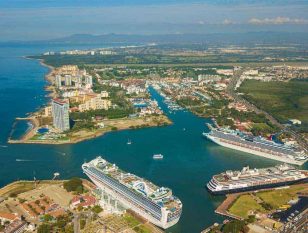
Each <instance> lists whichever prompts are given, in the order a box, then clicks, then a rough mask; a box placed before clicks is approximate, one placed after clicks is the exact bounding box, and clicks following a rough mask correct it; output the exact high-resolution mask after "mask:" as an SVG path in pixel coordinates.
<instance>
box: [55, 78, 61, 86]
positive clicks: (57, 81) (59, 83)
mask: <svg viewBox="0 0 308 233" xmlns="http://www.w3.org/2000/svg"><path fill="white" fill-rule="evenodd" d="M55 83H56V87H61V86H62V77H61V75H56V79H55Z"/></svg>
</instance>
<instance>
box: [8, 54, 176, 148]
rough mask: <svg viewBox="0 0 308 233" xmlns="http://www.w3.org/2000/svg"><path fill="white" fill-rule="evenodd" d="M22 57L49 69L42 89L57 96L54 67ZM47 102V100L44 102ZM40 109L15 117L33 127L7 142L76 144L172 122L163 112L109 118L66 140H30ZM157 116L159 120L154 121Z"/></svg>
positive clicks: (52, 96)
mask: <svg viewBox="0 0 308 233" xmlns="http://www.w3.org/2000/svg"><path fill="white" fill-rule="evenodd" d="M23 58H25V59H29V60H37V61H39V64H40V65H42V66H45V67H47V68H48V69H49V70H48V73H47V74H46V75H44V79H45V80H46V81H47V82H48V84H47V85H46V86H45V88H44V90H45V91H46V92H50V93H47V94H48V96H49V98H55V97H57V93H56V91H55V88H54V86H53V85H52V81H53V80H52V75H53V72H54V70H55V69H56V68H55V67H53V66H51V65H48V64H46V63H44V60H43V59H33V58H29V57H27V56H23ZM48 103H49V101H48V102H47V103H46V104H48ZM40 111H42V106H41V107H39V109H38V110H37V111H36V112H33V113H31V114H30V115H29V116H28V117H24V118H21V117H17V118H16V120H29V121H31V123H32V124H33V128H32V129H30V130H29V131H27V132H25V133H24V134H23V135H22V136H21V138H20V139H16V140H14V139H11V138H8V140H7V143H9V144H46V145H63V144H76V143H79V142H82V141H87V140H90V139H94V138H97V137H101V136H103V135H104V134H105V133H108V132H113V131H123V130H134V129H142V128H149V127H161V126H167V125H171V124H173V122H172V121H171V120H170V119H169V118H168V117H167V116H166V115H165V114H163V115H161V116H158V117H156V116H150V117H143V118H137V119H129V118H120V119H109V120H107V121H106V122H108V123H109V124H110V125H107V127H108V128H107V127H106V128H102V129H96V130H95V131H87V130H86V129H82V130H79V131H76V132H70V133H71V134H72V135H70V136H68V138H69V139H67V140H48V139H47V140H39V139H37V140H31V138H33V137H34V136H35V135H36V133H37V130H38V129H39V127H40V122H39V120H38V119H37V115H38V113H39V112H40ZM157 118H158V120H160V121H158V122H156V120H157ZM146 119H151V121H146ZM142 120H143V121H145V122H141V123H140V122H139V123H138V121H142ZM122 121H124V122H122ZM117 122H120V125H118V124H117ZM136 123H137V124H136ZM121 124H122V125H121ZM114 127H116V128H117V129H113V128H114ZM74 134H75V136H73V135H74ZM78 134H79V135H78Z"/></svg>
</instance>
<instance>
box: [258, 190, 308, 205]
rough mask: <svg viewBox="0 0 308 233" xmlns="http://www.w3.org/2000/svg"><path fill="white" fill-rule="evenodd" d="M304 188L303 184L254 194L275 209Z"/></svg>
mask: <svg viewBox="0 0 308 233" xmlns="http://www.w3.org/2000/svg"><path fill="white" fill-rule="evenodd" d="M304 189H305V187H303V186H295V187H292V188H288V189H276V190H272V191H266V192H259V193H257V194H256V195H257V196H258V197H260V198H261V199H262V200H263V201H264V202H266V203H268V204H270V205H271V206H272V207H273V208H274V209H276V208H279V207H280V206H282V205H284V204H286V203H287V202H288V201H290V200H291V199H293V198H294V197H296V193H297V192H300V191H302V190H304Z"/></svg>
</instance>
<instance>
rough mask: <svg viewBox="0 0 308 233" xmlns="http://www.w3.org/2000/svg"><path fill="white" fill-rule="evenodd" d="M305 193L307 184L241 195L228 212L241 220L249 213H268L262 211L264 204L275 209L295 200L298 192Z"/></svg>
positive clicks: (307, 189) (307, 187) (307, 188)
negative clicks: (254, 211)
mask: <svg viewBox="0 0 308 233" xmlns="http://www.w3.org/2000/svg"><path fill="white" fill-rule="evenodd" d="M307 191H308V184H298V185H293V186H290V187H286V188H282V189H274V190H269V191H261V192H256V193H252V194H251V195H250V194H242V195H240V196H239V197H238V198H237V199H236V200H235V202H234V203H233V204H231V206H230V207H229V209H228V212H229V213H231V214H233V215H236V216H239V217H241V218H247V217H248V214H249V211H253V210H256V211H259V212H262V213H265V212H268V210H265V209H264V207H263V206H264V204H266V205H270V207H271V209H277V208H279V207H281V206H282V205H284V204H287V203H288V201H290V200H292V199H294V198H296V197H297V193H298V192H304V193H305V192H307ZM252 195H254V197H253V196H252ZM257 200H258V202H257Z"/></svg>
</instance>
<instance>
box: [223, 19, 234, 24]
mask: <svg viewBox="0 0 308 233" xmlns="http://www.w3.org/2000/svg"><path fill="white" fill-rule="evenodd" d="M222 24H223V25H230V24H235V22H234V21H232V20H230V19H225V20H224V21H222Z"/></svg>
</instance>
